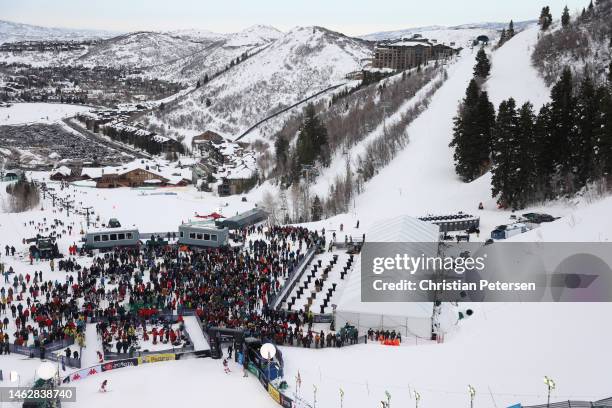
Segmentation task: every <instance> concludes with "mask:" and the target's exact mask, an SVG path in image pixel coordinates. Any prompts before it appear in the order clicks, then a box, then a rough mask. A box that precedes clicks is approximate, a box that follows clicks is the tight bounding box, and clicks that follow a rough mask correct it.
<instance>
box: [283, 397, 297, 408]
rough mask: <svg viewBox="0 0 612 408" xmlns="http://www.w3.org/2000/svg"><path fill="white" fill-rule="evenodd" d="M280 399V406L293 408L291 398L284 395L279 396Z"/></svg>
mask: <svg viewBox="0 0 612 408" xmlns="http://www.w3.org/2000/svg"><path fill="white" fill-rule="evenodd" d="M280 397H281V402H280V404H281V405H282V406H283V408H294V405H293V400H292V399H291V398H289V397H287V396H286V395H285V394H281V395H280Z"/></svg>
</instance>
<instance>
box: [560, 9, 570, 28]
mask: <svg viewBox="0 0 612 408" xmlns="http://www.w3.org/2000/svg"><path fill="white" fill-rule="evenodd" d="M569 23H570V13H569V9H568V8H567V6H565V8H564V9H563V14H561V25H562V26H563V27H567V26H569Z"/></svg>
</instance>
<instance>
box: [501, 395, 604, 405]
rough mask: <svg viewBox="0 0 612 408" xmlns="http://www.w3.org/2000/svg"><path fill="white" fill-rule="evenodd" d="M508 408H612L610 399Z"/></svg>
mask: <svg viewBox="0 0 612 408" xmlns="http://www.w3.org/2000/svg"><path fill="white" fill-rule="evenodd" d="M508 408H612V397H610V398H606V399H602V400H599V401H559V402H551V403H550V404H541V405H529V406H527V405H521V404H517V405H513V406H512V407H508Z"/></svg>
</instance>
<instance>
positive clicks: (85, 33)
mask: <svg viewBox="0 0 612 408" xmlns="http://www.w3.org/2000/svg"><path fill="white" fill-rule="evenodd" d="M113 35H117V33H112V32H110V31H102V30H79V29H71V28H51V27H41V26H36V25H30V24H22V23H14V22H12V21H5V20H0V44H2V43H5V42H13V41H40V40H84V39H92V38H108V37H112V36H113Z"/></svg>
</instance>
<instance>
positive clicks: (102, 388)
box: [100, 380, 108, 392]
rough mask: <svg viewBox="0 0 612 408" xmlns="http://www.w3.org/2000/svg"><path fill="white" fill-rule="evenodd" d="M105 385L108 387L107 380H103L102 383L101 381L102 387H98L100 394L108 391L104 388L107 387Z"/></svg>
mask: <svg viewBox="0 0 612 408" xmlns="http://www.w3.org/2000/svg"><path fill="white" fill-rule="evenodd" d="M107 385H108V380H104V381H102V385H100V392H106V391H108V390H107V389H106V386H107Z"/></svg>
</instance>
